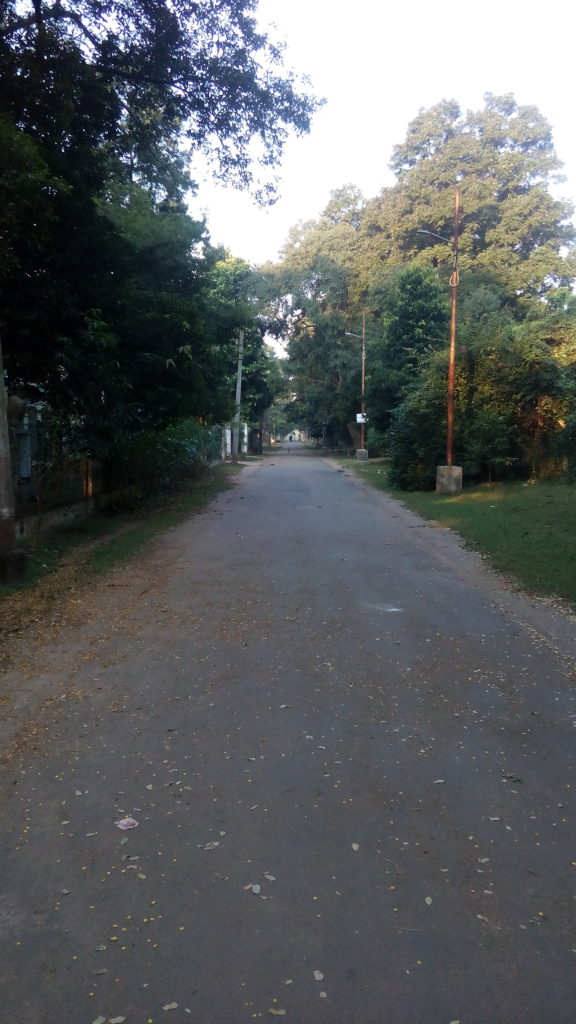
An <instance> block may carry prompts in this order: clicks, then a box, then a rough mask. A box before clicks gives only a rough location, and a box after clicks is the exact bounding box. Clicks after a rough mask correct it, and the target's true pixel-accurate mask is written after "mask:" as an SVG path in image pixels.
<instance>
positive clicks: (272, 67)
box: [0, 0, 318, 455]
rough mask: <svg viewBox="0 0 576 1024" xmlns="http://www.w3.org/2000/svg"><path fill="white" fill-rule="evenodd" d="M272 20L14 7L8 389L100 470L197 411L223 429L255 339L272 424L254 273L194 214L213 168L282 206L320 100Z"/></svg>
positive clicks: (240, 4) (1, 71)
mask: <svg viewBox="0 0 576 1024" xmlns="http://www.w3.org/2000/svg"><path fill="white" fill-rule="evenodd" d="M255 9H256V4H255V0H195V2H194V3H192V2H189V0H130V2H127V0H98V2H94V0H73V2H72V0H6V2H5V3H3V4H2V5H1V7H0V84H1V87H2V88H1V101H0V146H1V148H2V152H3V155H4V157H5V159H4V160H3V161H2V165H1V166H0V257H1V259H0V327H1V329H2V343H3V348H4V354H5V366H6V371H7V376H8V383H9V387H10V390H11V391H16V392H18V393H20V394H21V395H23V396H24V397H27V398H29V399H35V400H38V399H41V400H42V401H43V402H45V403H47V404H48V405H49V406H50V408H51V409H52V410H53V413H54V415H57V416H59V417H60V418H61V420H62V422H63V423H67V424H68V427H69V435H70V436H72V434H73V435H74V437H75V438H76V442H77V443H78V444H81V445H83V446H85V447H87V448H88V449H89V450H91V451H92V452H93V453H95V454H97V455H106V453H107V452H109V451H110V450H111V448H112V447H113V446H114V445H115V444H119V443H122V439H123V438H125V437H126V436H127V435H129V434H133V433H135V432H138V431H142V430H145V429H150V428H153V427H155V426H158V427H164V426H165V425H166V424H168V423H171V422H174V421H175V420H177V419H178V418H179V417H182V416H190V415H193V416H196V417H198V418H203V419H204V420H206V421H207V422H214V421H216V420H220V421H222V420H225V419H226V418H227V416H229V414H230V411H231V402H232V392H233V388H232V386H231V381H232V375H233V369H234V361H235V357H234V351H235V339H236V338H237V332H238V329H239V328H240V327H242V328H244V329H245V330H246V331H247V333H249V344H248V342H247V367H248V369H247V373H248V372H249V373H250V374H251V391H250V394H251V399H250V402H249V403H247V407H248V405H249V407H250V409H251V410H252V411H253V412H254V413H255V414H256V411H257V410H258V409H259V408H260V406H261V405H262V402H264V401H265V400H266V399H267V397H270V396H269V393H268V390H267V389H268V383H267V381H268V376H269V373H268V366H267V363H266V359H265V357H264V343H263V334H264V331H263V327H262V324H261V323H260V320H259V317H258V309H257V305H256V302H255V300H254V297H253V295H252V291H253V287H254V286H253V281H252V278H253V277H254V275H253V273H252V271H251V270H250V268H249V267H247V265H246V264H243V263H242V261H236V263H234V261H232V263H230V261H229V260H228V257H227V255H226V254H225V253H223V252H221V251H220V250H216V249H214V248H213V247H212V246H211V245H210V241H209V237H208V232H207V228H206V225H205V224H204V223H203V222H201V221H195V220H194V219H193V218H191V217H190V216H189V215H188V213H187V211H186V208H185V196H186V193H187V191H188V190H189V189H191V188H193V187H194V183H193V180H192V179H193V173H194V164H193V161H194V158H195V157H196V156H198V155H199V154H202V155H203V156H204V157H206V156H207V157H208V158H209V159H210V160H211V161H212V163H213V167H214V173H215V174H217V175H219V176H221V177H223V178H224V179H225V180H226V181H228V182H229V183H231V184H235V185H237V186H242V187H244V188H250V189H251V190H252V192H253V194H254V195H255V197H256V199H258V200H259V201H261V202H266V201H269V200H271V199H272V198H273V196H274V182H273V179H272V172H273V168H274V166H275V165H276V164H277V163H278V161H279V160H280V157H281V154H282V150H283V146H284V143H285V141H286V138H287V135H288V133H289V132H295V133H302V132H306V131H307V130H308V129H309V126H310V120H311V117H312V114H313V112H314V110H315V108H316V107H317V105H318V101H317V100H316V99H315V98H314V96H313V95H312V94H311V92H310V90H309V89H308V87H307V84H306V83H305V82H304V81H299V80H298V78H297V77H296V75H295V74H294V73H292V72H291V71H289V70H287V69H286V68H285V67H284V66H283V53H282V47H281V46H279V45H277V44H276V43H275V42H274V41H273V40H271V39H270V38H269V37H268V36H267V35H266V34H265V33H263V32H261V31H260V30H259V28H258V26H257V23H256V19H255ZM272 391H274V388H272ZM274 393H275V391H274ZM270 395H271V397H270V401H272V399H273V395H272V392H270Z"/></svg>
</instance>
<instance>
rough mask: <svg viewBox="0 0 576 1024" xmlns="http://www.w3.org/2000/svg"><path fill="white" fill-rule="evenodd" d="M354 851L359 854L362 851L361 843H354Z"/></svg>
mask: <svg viewBox="0 0 576 1024" xmlns="http://www.w3.org/2000/svg"><path fill="white" fill-rule="evenodd" d="M352 849H353V850H354V851H355V852H356V853H357V852H358V850H359V849H360V843H352Z"/></svg>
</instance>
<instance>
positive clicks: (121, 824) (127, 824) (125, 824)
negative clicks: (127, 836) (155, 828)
mask: <svg viewBox="0 0 576 1024" xmlns="http://www.w3.org/2000/svg"><path fill="white" fill-rule="evenodd" d="M114 824H115V825H116V828H121V829H122V831H123V832H127V830H128V829H129V828H136V826H137V825H138V822H137V821H136V819H135V818H120V821H115V822H114Z"/></svg>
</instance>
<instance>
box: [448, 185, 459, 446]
mask: <svg viewBox="0 0 576 1024" xmlns="http://www.w3.org/2000/svg"><path fill="white" fill-rule="evenodd" d="M459 230H460V192H459V190H458V189H456V194H455V196H454V230H453V233H452V256H453V264H452V275H451V277H450V291H451V313H450V355H449V359H448V402H447V414H448V415H447V419H448V424H447V435H446V465H447V466H451V465H452V449H453V443H454V380H455V370H456V290H457V288H458V232H459Z"/></svg>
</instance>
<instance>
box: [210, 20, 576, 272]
mask: <svg viewBox="0 0 576 1024" xmlns="http://www.w3.org/2000/svg"><path fill="white" fill-rule="evenodd" d="M259 12H260V14H259V20H260V22H261V24H262V26H263V27H266V28H268V27H269V26H270V25H271V24H275V25H276V27H277V28H276V31H275V32H274V31H272V33H271V34H272V35H273V37H274V38H281V39H283V40H285V41H286V43H287V52H286V56H285V63H286V64H287V65H288V66H291V67H293V68H294V69H295V70H296V71H297V72H299V73H302V74H309V75H310V77H311V79H312V84H313V88H314V92H315V94H316V95H320V96H324V97H326V99H327V103H326V106H325V107H324V108H323V109H322V110H320V111H319V113H318V114H317V115H316V117H315V118H314V122H313V126H312V131H311V133H310V134H309V135H308V136H304V137H303V138H300V139H292V140H290V143H289V145H288V147H287V150H286V153H285V158H284V161H283V164H282V167H281V169H280V172H279V179H280V188H279V191H280V195H281V198H280V200H279V201H278V202H277V203H276V205H275V206H274V207H272V208H268V209H266V210H259V209H258V207H257V206H256V205H255V204H254V203H253V202H252V201H251V200H250V199H249V197H248V196H247V195H246V194H245V193H242V192H238V191H236V190H234V189H223V188H220V187H217V186H215V185H213V184H211V183H210V182H206V183H204V184H202V185H201V188H200V191H199V193H198V196H197V197H196V198H195V199H194V200H193V201H192V203H191V205H190V212H191V213H192V214H193V215H198V214H200V213H206V215H207V218H208V228H209V231H210V234H211V238H212V241H213V242H214V243H222V244H223V245H225V246H226V247H227V248H228V249H230V250H231V252H232V253H233V255H234V256H239V257H242V258H244V259H246V260H247V261H248V262H250V263H261V262H264V261H266V260H269V259H271V260H275V259H276V258H277V255H278V250H279V249H280V248H281V246H282V244H283V242H284V241H285V239H286V236H287V234H288V230H289V228H290V227H291V226H292V225H293V224H296V223H297V222H298V221H300V220H309V219H311V218H316V217H317V216H318V215H319V214H320V213H321V211H322V210H323V209H324V207H325V206H326V204H327V202H328V200H329V196H330V192H331V191H332V189H335V188H338V187H340V186H341V185H343V184H346V183H348V182H351V183H352V184H354V185H357V186H358V188H360V190H361V191H362V192H363V194H364V195H365V197H366V198H370V197H372V196H374V195H376V194H377V193H378V192H379V191H380V189H381V188H382V187H383V186H385V185H389V184H391V183H392V180H393V179H392V176H391V175H390V172H389V171H388V163H389V160H390V157H391V153H392V148H393V146H394V145H395V144H396V143H400V142H403V140H404V138H405V135H406V129H407V126H408V123H409V122H410V121H411V120H412V119H413V118H414V117H415V116H416V114H417V113H418V111H419V109H420V108H422V107H424V108H428V107H431V106H433V105H434V104H435V103H437V102H439V101H440V100H442V99H452V98H454V99H456V100H457V101H458V102H459V104H460V106H461V107H462V109H464V110H466V109H470V108H471V109H475V110H477V109H481V108H482V107H483V96H484V93H486V92H492V93H496V94H500V93H504V92H512V93H514V96H515V98H516V100H517V102H518V103H520V104H533V105H535V106H537V107H538V109H539V110H540V112H541V113H542V114H543V115H544V116H545V117H546V118H547V119H548V121H549V122H550V124H551V125H552V128H553V132H554V140H555V145H556V151H557V153H558V156H559V157H560V159H561V160H562V161H563V162H564V165H565V166H564V174H565V175H566V177H567V181H566V182H565V184H564V185H563V186H561V188H560V194H561V195H563V196H565V197H567V198H569V199H571V200H572V201H573V202H575V203H576V124H575V115H574V86H573V83H574V62H575V57H574V54H575V51H576V44H575V39H576V32H575V30H576V5H575V4H574V3H573V0H559V2H558V3H555V4H552V5H551V6H550V7H548V6H547V5H542V4H541V3H540V4H538V5H536V4H535V3H534V2H533V0H532V2H531V0H522V2H521V3H520V2H518V0H482V2H478V0H476V3H474V4H471V3H470V2H468V3H464V4H461V5H458V4H455V3H454V4H447V3H432V2H430V0H412V2H406V0H404V2H403V0H398V2H396V3H388V4H385V3H382V0H355V2H352V3H351V2H348V3H346V5H343V4H338V5H337V4H336V3H334V2H333V0H332V2H331V0H260V4H259ZM446 203H447V207H449V208H450V207H451V203H452V197H451V196H447V198H446Z"/></svg>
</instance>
